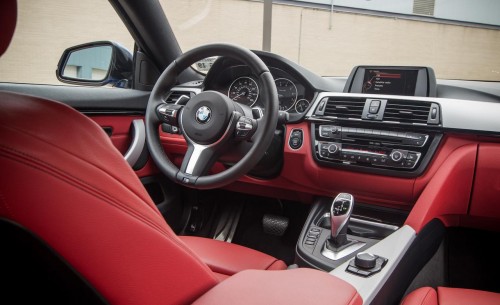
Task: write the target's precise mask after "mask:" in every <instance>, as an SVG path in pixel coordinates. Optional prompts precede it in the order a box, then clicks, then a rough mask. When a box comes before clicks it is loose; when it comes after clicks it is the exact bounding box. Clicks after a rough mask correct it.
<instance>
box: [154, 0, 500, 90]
mask: <svg viewBox="0 0 500 305" xmlns="http://www.w3.org/2000/svg"><path fill="white" fill-rule="evenodd" d="M271 2H272V4H271ZM161 3H162V5H163V8H164V10H165V13H166V15H167V17H168V19H169V21H170V23H171V25H172V28H173V30H174V32H175V34H176V37H177V39H178V41H179V44H180V46H181V48H182V49H183V50H184V51H186V50H189V49H191V48H193V47H196V46H199V45H202V44H206V43H214V42H229V43H235V44H239V45H242V46H245V47H247V48H250V49H255V50H264V51H271V52H273V53H276V54H279V55H281V56H283V57H286V58H288V59H290V60H292V61H294V62H296V63H298V64H300V65H302V66H304V67H306V68H308V69H309V70H311V71H313V72H315V73H317V74H319V75H322V76H344V77H345V76H348V75H349V73H350V72H351V70H352V68H353V67H354V66H358V65H399V66H429V67H432V68H433V69H434V71H435V73H436V76H437V78H441V79H463V80H485V81H500V56H499V54H500V31H499V30H500V18H498V12H499V11H500V1H488V0H479V1H478V0H460V1H456V0H399V1H394V0H333V1H332V0H311V1H271V0H264V1H252V0H202V1H176V0H162V1H161Z"/></svg>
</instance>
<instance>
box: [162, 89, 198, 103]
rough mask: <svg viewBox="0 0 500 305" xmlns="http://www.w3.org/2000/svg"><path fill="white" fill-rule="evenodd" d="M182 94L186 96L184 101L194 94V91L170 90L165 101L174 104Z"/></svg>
mask: <svg viewBox="0 0 500 305" xmlns="http://www.w3.org/2000/svg"><path fill="white" fill-rule="evenodd" d="M183 95H185V96H186V97H187V98H188V99H186V101H188V100H189V99H190V98H191V97H193V96H194V95H195V94H194V92H190V91H170V94H169V95H168V96H167V98H166V100H165V102H167V103H169V104H175V103H177V101H178V100H179V98H180V97H181V96H183Z"/></svg>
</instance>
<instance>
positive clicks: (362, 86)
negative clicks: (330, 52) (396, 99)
mask: <svg viewBox="0 0 500 305" xmlns="http://www.w3.org/2000/svg"><path fill="white" fill-rule="evenodd" d="M344 92H349V93H364V94H382V95H403V96H429V97H434V96H436V93H437V90H436V76H435V75H434V70H433V69H432V68H431V67H418V66H356V67H354V68H353V69H352V71H351V74H350V75H349V78H348V79H347V82H346V84H345V87H344Z"/></svg>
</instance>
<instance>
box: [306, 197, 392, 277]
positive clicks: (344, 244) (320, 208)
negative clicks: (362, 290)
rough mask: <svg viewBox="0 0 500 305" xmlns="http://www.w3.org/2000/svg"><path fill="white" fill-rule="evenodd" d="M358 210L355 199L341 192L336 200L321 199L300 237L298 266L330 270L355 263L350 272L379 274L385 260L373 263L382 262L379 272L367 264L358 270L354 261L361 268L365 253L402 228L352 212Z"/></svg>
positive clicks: (381, 259) (368, 274) (377, 260)
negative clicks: (345, 263)
mask: <svg viewBox="0 0 500 305" xmlns="http://www.w3.org/2000/svg"><path fill="white" fill-rule="evenodd" d="M355 207H356V203H355V198H354V197H353V196H352V195H351V194H348V193H340V194H338V195H337V196H336V197H335V198H327V197H322V198H319V199H318V200H317V201H316V202H315V204H314V205H313V207H312V209H311V211H310V213H309V217H308V218H307V220H306V223H305V225H304V227H303V230H302V233H301V235H300V237H299V241H298V243H297V249H296V250H297V251H296V254H297V260H296V261H297V262H296V263H297V264H298V265H299V266H301V267H312V268H316V269H321V270H325V271H331V270H332V269H335V268H337V267H338V266H340V265H341V264H343V263H344V262H346V261H349V260H352V263H353V267H352V268H350V269H351V271H352V272H353V273H356V274H359V275H360V276H370V275H371V274H372V273H371V272H373V271H375V272H378V271H380V268H382V267H383V265H384V264H385V262H384V258H374V260H373V261H371V262H372V263H377V262H378V263H379V265H378V269H377V268H373V267H376V266H371V265H365V266H368V268H358V267H356V265H355V261H356V260H359V261H360V263H361V265H363V263H366V260H367V259H366V257H365V256H369V255H370V254H366V253H364V251H365V250H366V249H368V248H370V247H371V246H373V245H374V244H376V243H377V242H378V241H380V240H381V239H383V238H385V237H387V236H389V235H390V234H391V233H393V232H394V231H396V230H397V229H398V228H399V226H397V225H392V224H388V223H383V222H380V221H373V220H369V218H368V217H363V216H360V215H359V214H358V212H356V213H353V211H355V210H356V209H355ZM384 213H387V211H384ZM398 217H399V218H401V215H397V216H396V217H394V219H397V218H398ZM360 253H361V255H360V257H359V258H358V257H357V256H358V254H360ZM364 257H365V258H364ZM358 263H359V262H358ZM348 271H349V270H348Z"/></svg>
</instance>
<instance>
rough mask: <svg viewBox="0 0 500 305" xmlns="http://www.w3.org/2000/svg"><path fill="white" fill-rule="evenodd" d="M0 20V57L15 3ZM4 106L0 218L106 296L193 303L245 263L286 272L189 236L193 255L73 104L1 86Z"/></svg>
mask: <svg viewBox="0 0 500 305" xmlns="http://www.w3.org/2000/svg"><path fill="white" fill-rule="evenodd" d="M0 17H1V18H0V19H1V25H2V31H0V51H1V52H0V55H1V54H2V53H3V52H4V51H5V50H6V49H7V47H8V44H9V41H10V39H11V37H12V33H13V30H14V28H15V22H16V2H15V1H11V0H4V1H1V3H0ZM0 108H1V111H0V169H1V174H0V220H2V221H7V222H8V223H12V224H14V225H15V226H18V227H20V228H23V230H26V231H27V232H30V233H33V235H34V236H35V237H36V238H37V239H40V240H42V241H43V242H44V243H45V244H46V245H48V247H49V248H50V249H52V250H54V252H55V253H57V255H59V256H60V257H62V258H63V259H64V260H65V262H67V263H68V264H69V265H70V266H71V268H72V269H74V270H76V272H77V273H79V275H81V276H82V277H83V278H84V279H85V281H87V282H88V283H90V285H91V286H92V287H93V288H95V290H97V291H98V292H99V293H100V294H101V295H102V296H103V297H104V299H106V300H107V301H108V302H110V303H118V304H162V303H163V304H165V303H168V304H179V303H190V302H192V301H194V300H195V299H197V298H198V297H199V296H200V295H202V294H203V293H205V292H206V291H207V290H209V289H210V288H212V287H213V286H215V285H217V284H218V282H219V281H220V280H221V279H223V278H225V277H226V276H229V275H232V274H234V273H236V272H239V271H241V270H243V269H249V268H251V269H262V270H264V269H268V270H270V269H273V270H279V269H286V265H285V264H284V263H283V262H281V261H279V260H276V259H275V258H272V257H270V256H268V255H265V254H263V253H259V252H257V251H254V250H251V249H247V248H244V247H240V246H236V245H228V244H223V243H221V242H219V241H213V240H209V239H201V238H187V239H186V240H187V241H188V242H189V244H190V245H192V246H193V248H194V251H193V250H192V249H191V248H190V247H189V246H188V245H186V244H185V243H184V242H183V241H182V240H181V239H179V238H178V237H177V236H176V235H175V234H174V232H173V231H172V230H171V229H170V227H169V226H168V225H167V223H166V222H165V220H164V219H163V217H162V216H161V214H160V213H159V211H158V209H157V208H156V206H155V205H154V203H153V202H152V200H151V198H150V197H149V195H148V193H147V192H146V190H145V189H144V187H143V186H142V184H141V182H140V181H139V179H138V178H137V176H136V175H135V173H134V171H133V170H132V169H131V168H130V166H128V164H127V163H126V162H125V160H124V159H123V157H122V156H121V154H120V153H119V152H118V150H117V149H116V148H115V147H114V146H113V145H112V143H111V141H110V139H109V137H108V136H107V135H106V134H105V133H104V132H103V130H102V129H101V128H100V126H98V125H97V124H96V123H94V122H93V121H92V120H90V119H88V118H87V117H85V116H84V115H82V114H80V113H79V112H77V111H75V110H74V109H72V108H70V107H69V106H66V105H64V104H61V103H58V102H55V101H48V100H44V99H40V98H37V97H32V96H26V95H20V94H13V93H8V92H0ZM204 254H206V255H207V256H205V257H206V259H207V263H209V264H210V266H211V267H212V268H213V269H214V271H215V272H217V274H214V273H213V272H212V271H211V270H210V268H209V267H208V266H207V264H205V263H204V262H203V260H202V259H200V256H201V257H202V258H203V257H204ZM199 255H200V256H199Z"/></svg>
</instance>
